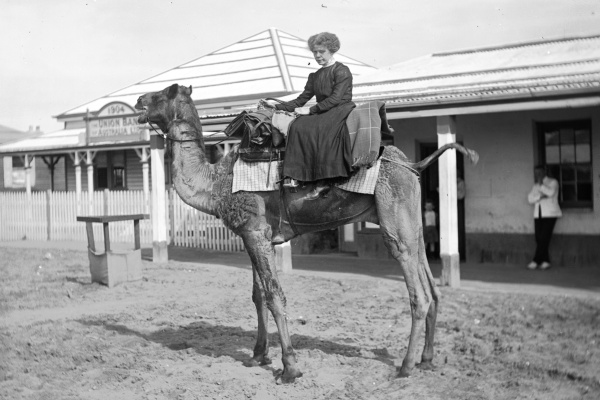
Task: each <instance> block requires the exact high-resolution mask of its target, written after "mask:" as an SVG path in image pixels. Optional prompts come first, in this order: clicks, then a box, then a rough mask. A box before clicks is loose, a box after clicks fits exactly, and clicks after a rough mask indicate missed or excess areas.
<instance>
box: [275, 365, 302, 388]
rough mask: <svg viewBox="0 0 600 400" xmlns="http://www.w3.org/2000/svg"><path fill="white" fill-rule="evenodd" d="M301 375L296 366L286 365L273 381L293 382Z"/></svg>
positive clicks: (278, 382)
mask: <svg viewBox="0 0 600 400" xmlns="http://www.w3.org/2000/svg"><path fill="white" fill-rule="evenodd" d="M301 376H302V372H300V370H299V369H297V368H296V367H293V368H291V367H287V368H285V369H284V370H283V373H282V374H281V375H279V376H278V377H277V378H276V380H275V382H276V383H277V384H278V385H280V384H282V383H294V382H295V381H296V378H300V377H301Z"/></svg>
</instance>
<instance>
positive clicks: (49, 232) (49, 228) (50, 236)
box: [46, 189, 52, 241]
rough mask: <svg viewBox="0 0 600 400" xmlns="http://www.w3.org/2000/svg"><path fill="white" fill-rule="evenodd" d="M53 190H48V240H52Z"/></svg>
mask: <svg viewBox="0 0 600 400" xmlns="http://www.w3.org/2000/svg"><path fill="white" fill-rule="evenodd" d="M51 200H52V191H51V190H50V189H48V190H46V232H47V237H46V240H48V241H50V240H52V234H51V233H52V215H51V213H52V204H51Z"/></svg>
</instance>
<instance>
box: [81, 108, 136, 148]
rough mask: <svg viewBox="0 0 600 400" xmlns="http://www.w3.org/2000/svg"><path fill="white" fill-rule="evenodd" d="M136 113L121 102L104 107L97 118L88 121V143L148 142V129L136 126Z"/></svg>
mask: <svg viewBox="0 0 600 400" xmlns="http://www.w3.org/2000/svg"><path fill="white" fill-rule="evenodd" d="M137 119H138V112H137V111H135V110H134V109H133V108H132V107H131V106H129V105H128V104H125V103H122V102H113V103H109V104H107V105H105V106H104V107H102V108H101V109H100V111H98V116H97V117H94V118H90V119H88V121H87V122H88V128H87V141H88V143H100V142H138V141H143V140H148V128H147V126H146V125H145V124H138V122H137Z"/></svg>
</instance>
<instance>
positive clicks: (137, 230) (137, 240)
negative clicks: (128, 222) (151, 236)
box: [133, 219, 142, 250]
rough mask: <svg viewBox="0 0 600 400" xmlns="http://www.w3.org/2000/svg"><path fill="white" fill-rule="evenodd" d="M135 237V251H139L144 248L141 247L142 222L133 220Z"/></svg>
mask: <svg viewBox="0 0 600 400" xmlns="http://www.w3.org/2000/svg"><path fill="white" fill-rule="evenodd" d="M133 236H134V239H133V240H134V249H135V250H137V249H139V248H141V247H142V246H141V245H140V220H139V219H134V220H133Z"/></svg>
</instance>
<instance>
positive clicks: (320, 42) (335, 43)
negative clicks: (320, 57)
mask: <svg viewBox="0 0 600 400" xmlns="http://www.w3.org/2000/svg"><path fill="white" fill-rule="evenodd" d="M315 46H325V48H326V49H327V50H329V52H330V53H332V54H333V53H336V52H337V51H338V50H339V49H340V39H338V37H337V36H336V35H335V34H334V33H329V32H321V33H317V34H316V35H312V36H311V37H310V38H308V48H309V49H310V51H313V49H314V48H315Z"/></svg>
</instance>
